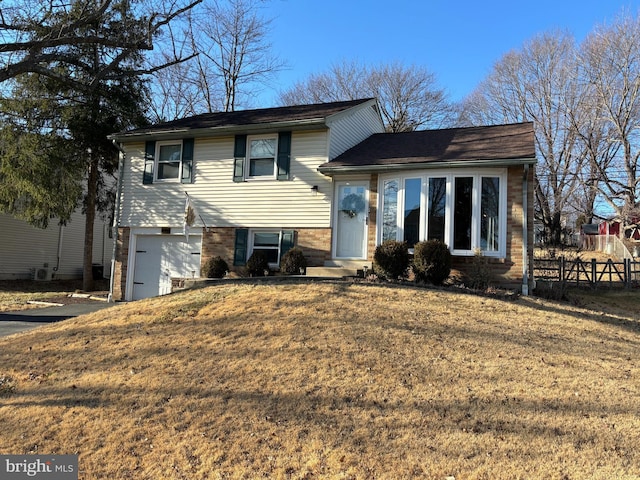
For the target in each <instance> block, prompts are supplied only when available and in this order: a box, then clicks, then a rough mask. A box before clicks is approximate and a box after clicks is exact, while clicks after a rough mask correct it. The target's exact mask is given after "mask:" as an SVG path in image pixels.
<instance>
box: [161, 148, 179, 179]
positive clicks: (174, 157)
mask: <svg viewBox="0 0 640 480" xmlns="http://www.w3.org/2000/svg"><path fill="white" fill-rule="evenodd" d="M156 148H157V153H156V158H157V159H158V168H156V180H178V178H180V164H181V160H182V141H180V142H177V143H169V142H158V143H157V145H156Z"/></svg>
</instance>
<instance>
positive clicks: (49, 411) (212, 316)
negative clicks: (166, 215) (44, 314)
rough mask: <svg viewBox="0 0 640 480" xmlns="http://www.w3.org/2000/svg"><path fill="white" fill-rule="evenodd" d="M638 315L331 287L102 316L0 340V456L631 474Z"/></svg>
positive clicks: (180, 464)
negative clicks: (66, 455)
mask: <svg viewBox="0 0 640 480" xmlns="http://www.w3.org/2000/svg"><path fill="white" fill-rule="evenodd" d="M605 300H606V302H605ZM623 302H624V303H625V304H626V307H624V308H621V305H622V304H623ZM602 303H608V304H607V305H606V308H604V309H603V308H601V307H599V306H598V305H600V304H602ZM638 318H640V305H639V300H638V298H637V295H636V296H635V297H631V296H629V295H628V292H627V294H626V295H625V298H624V299H623V298H621V297H615V298H609V299H608V300H607V299H600V300H597V303H596V300H589V299H585V298H578V297H576V298H575V299H572V301H570V302H563V303H558V302H549V301H544V300H540V299H535V298H519V299H511V300H504V299H499V298H489V297H481V296H475V295H470V294H467V293H463V292H460V291H457V290H456V289H449V290H442V289H423V288H415V287H407V286H404V287H398V286H389V285H372V284H365V283H362V284H352V283H344V282H314V283H308V282H300V283H298V282H295V281H292V282H285V283H278V284H271V283H269V282H266V283H260V284H257V285H251V284H243V285H240V284H238V285H218V286H213V287H208V288H204V289H200V290H193V291H187V292H183V293H180V294H175V295H171V296H168V297H164V298H156V299H149V300H145V301H139V302H132V303H129V304H122V305H118V306H115V307H113V308H111V309H109V310H108V311H105V312H99V313H96V314H92V315H90V316H84V317H78V318H76V319H72V320H68V321H65V322H61V323H58V324H52V325H49V326H47V327H45V328H42V329H38V330H37V331H33V332H28V333H25V334H21V335H18V336H13V337H7V338H4V339H2V340H0V378H2V379H3V381H2V382H0V422H2V425H3V433H2V435H0V450H1V451H3V452H7V453H23V454H26V453H77V454H79V456H80V469H81V474H80V478H83V479H95V478H120V479H122V478H136V479H158V478H166V479H181V478H189V479H205V478H259V477H262V478H354V479H356V478H357V479H360V478H394V479H396V478H400V479H401V478H407V479H408V478H429V479H432V478H434V479H441V480H444V479H446V478H448V477H453V478H456V479H470V478H486V479H517V478H522V479H525V478H527V479H530V478H545V479H547V478H548V479H563V480H564V479H581V478H602V479H610V478H617V479H625V478H628V479H631V478H638V473H639V472H640V452H639V451H638V449H637V445H638V444H639V442H640V407H639V405H640V387H639V385H640V384H639V382H638V377H639V375H640V362H639V361H638V356H637V352H638V338H639V333H640V326H639V324H638V320H637V319H638Z"/></svg>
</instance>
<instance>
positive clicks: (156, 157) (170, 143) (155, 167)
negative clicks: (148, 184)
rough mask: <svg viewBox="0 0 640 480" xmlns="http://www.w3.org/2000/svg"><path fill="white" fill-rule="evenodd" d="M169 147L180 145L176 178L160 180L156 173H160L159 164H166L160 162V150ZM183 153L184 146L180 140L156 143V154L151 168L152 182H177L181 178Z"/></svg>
mask: <svg viewBox="0 0 640 480" xmlns="http://www.w3.org/2000/svg"><path fill="white" fill-rule="evenodd" d="M169 145H180V166H179V167H178V176H177V177H175V178H174V177H172V178H160V177H158V173H159V172H160V164H161V163H168V162H161V161H160V148H161V147H166V146H169ZM183 153H184V146H183V144H182V140H162V141H158V142H156V153H155V165H154V168H153V181H154V182H179V181H180V179H181V178H182V155H183Z"/></svg>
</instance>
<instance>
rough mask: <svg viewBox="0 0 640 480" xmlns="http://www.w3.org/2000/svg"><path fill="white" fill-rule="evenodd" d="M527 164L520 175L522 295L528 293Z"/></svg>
mask: <svg viewBox="0 0 640 480" xmlns="http://www.w3.org/2000/svg"><path fill="white" fill-rule="evenodd" d="M528 179H529V165H528V164H526V165H525V166H524V175H523V177H522V295H524V296H528V295H529V228H528V224H529V202H528V200H529V198H528Z"/></svg>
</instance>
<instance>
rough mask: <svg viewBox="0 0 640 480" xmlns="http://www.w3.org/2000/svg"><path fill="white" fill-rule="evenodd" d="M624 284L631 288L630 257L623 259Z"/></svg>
mask: <svg viewBox="0 0 640 480" xmlns="http://www.w3.org/2000/svg"><path fill="white" fill-rule="evenodd" d="M624 286H625V288H627V289H628V288H631V259H630V258H625V259H624Z"/></svg>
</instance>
